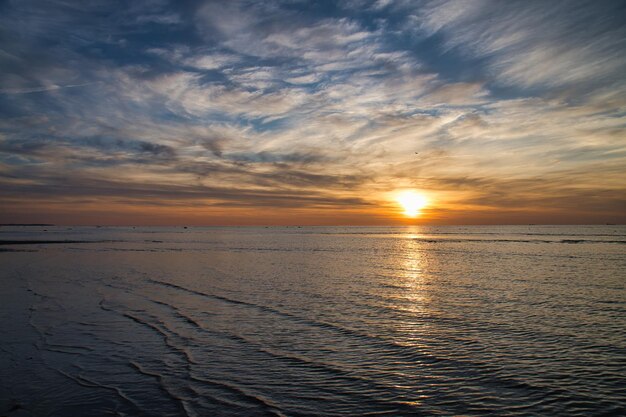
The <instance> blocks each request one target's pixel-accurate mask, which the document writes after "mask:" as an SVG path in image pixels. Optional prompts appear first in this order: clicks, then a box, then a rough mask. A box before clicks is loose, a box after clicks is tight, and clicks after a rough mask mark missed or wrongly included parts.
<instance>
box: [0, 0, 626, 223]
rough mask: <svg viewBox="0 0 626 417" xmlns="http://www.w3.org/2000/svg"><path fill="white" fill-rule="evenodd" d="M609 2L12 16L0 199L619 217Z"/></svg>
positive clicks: (174, 8) (2, 93)
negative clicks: (409, 203)
mask: <svg viewBox="0 0 626 417" xmlns="http://www.w3.org/2000/svg"><path fill="white" fill-rule="evenodd" d="M357 3H358V4H357ZM355 7H358V10H359V12H358V13H355V12H354V10H355ZM616 7H617V6H615V3H613V2H597V3H591V2H578V1H573V2H566V3H565V2H540V1H530V2H512V3H511V2H494V1H489V0H480V1H479V0H476V1H462V2H454V1H424V2H412V1H400V0H397V1H359V2H355V1H354V0H353V1H350V2H340V3H338V5H337V7H335V8H324V7H322V6H320V4H318V3H317V2H282V1H269V2H248V1H232V2H203V3H193V2H192V3H187V2H168V1H156V2H155V1H140V2H133V3H132V4H129V5H125V6H124V7H119V8H115V7H112V6H111V5H110V4H109V3H108V2H90V3H89V4H85V5H81V6H79V5H72V4H65V3H50V2H37V1H32V2H18V3H10V4H8V5H7V6H6V7H4V9H3V11H4V12H5V13H3V14H2V16H0V23H1V24H2V25H3V27H5V28H6V30H5V34H6V36H4V37H3V39H2V40H1V41H0V65H1V66H2V68H3V72H2V74H0V193H2V196H3V198H4V199H3V202H4V201H10V202H11V203H10V207H14V208H15V210H14V211H15V212H18V211H19V210H18V209H17V207H18V206H19V204H22V203H19V201H20V199H22V200H24V201H26V202H28V201H40V200H41V201H43V200H45V201H48V202H56V203H55V204H57V203H58V204H59V205H62V204H66V203H67V202H71V201H81V199H88V200H90V201H96V200H98V199H108V200H115V201H117V202H119V203H120V204H130V205H132V204H144V205H147V204H153V205H163V206H172V207H173V206H176V207H185V206H186V205H187V206H189V207H198V206H201V207H209V208H210V207H218V206H219V207H228V208H236V207H255V206H258V207H275V208H286V207H289V208H297V209H304V208H311V209H312V208H320V207H323V208H333V207H335V208H336V209H337V210H344V209H348V208H349V207H355V208H356V209H359V210H371V211H372V213H373V212H374V211H376V210H382V209H381V207H389V204H390V203H389V201H387V197H386V195H387V194H388V193H390V192H392V191H393V190H395V189H399V188H409V187H414V188H420V189H423V190H425V191H426V192H429V193H432V195H433V196H435V197H438V204H439V208H440V210H442V213H443V212H447V213H458V210H459V209H458V207H467V208H468V210H473V211H474V212H475V213H482V214H481V215H483V214H484V213H486V212H489V211H490V210H497V209H498V207H499V208H501V209H502V210H503V211H505V210H508V211H510V210H514V209H515V207H518V208H519V207H522V206H523V205H524V204H525V205H526V206H527V208H528V210H530V211H532V212H533V213H534V212H537V211H540V210H541V209H542V208H544V209H545V210H550V211H554V212H557V211H558V210H561V211H563V212H564V211H567V210H568V209H571V207H572V205H574V202H575V201H577V199H580V200H585V201H584V202H581V203H580V204H579V206H580V209H579V210H580V212H581V213H583V212H584V213H587V214H588V213H590V212H591V211H594V210H595V211H596V212H602V213H605V214H606V213H614V214H615V213H618V212H620V210H621V211H622V212H623V206H622V205H620V204H622V203H623V199H622V197H621V195H623V194H624V191H626V190H625V189H624V185H623V184H626V178H625V176H624V171H623V166H624V164H626V144H625V143H624V141H623V138H624V137H625V135H626V128H625V123H624V112H625V110H626V99H624V97H625V95H624V94H623V93H624V82H623V81H624V78H623V75H622V74H623V73H624V72H626V71H624V58H623V54H622V53H621V51H622V50H624V44H623V42H624V39H626V37H625V36H624V29H623V25H621V24H620V18H621V16H622V15H621V14H620V13H621V12H620V11H619V10H617V9H616ZM620 167H621V169H620ZM585 196H587V197H588V198H586V197H585ZM166 200H167V201H166ZM603 201H604V202H605V204H604V205H603V203H602V202H603ZM524 202H525V203H524ZM18 203H19V204H18ZM7 204H9V203H7ZM24 204H26V203H24ZM455 205H456V207H457V208H455ZM464 205H465V206H464ZM20 207H21V206H20ZM577 210H578V209H577ZM588 218H590V217H588ZM459 219H462V218H461V217H459Z"/></svg>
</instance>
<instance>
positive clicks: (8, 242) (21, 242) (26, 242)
mask: <svg viewBox="0 0 626 417" xmlns="http://www.w3.org/2000/svg"><path fill="white" fill-rule="evenodd" d="M111 242H123V241H122V240H0V245H39V244H46V245H48V244H55V243H111Z"/></svg>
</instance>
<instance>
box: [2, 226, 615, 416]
mask: <svg viewBox="0 0 626 417" xmlns="http://www.w3.org/2000/svg"><path fill="white" fill-rule="evenodd" d="M0 241H1V242H0V264H1V266H2V267H1V269H0V282H1V287H0V331H1V332H0V334H1V340H0V415H10V416H26V415H37V416H78V415H80V416H100V415H119V416H124V415H126V416H135V415H143V416H185V415H187V416H213V415H219V416H221V415H224V416H228V415H250V416H255V415H274V416H283V415H284V416H333V415H372V416H373V415H416V416H420V415H424V416H428V415H468V416H469V415H485V414H491V415H503V416H526V415H550V416H554V415H563V416H576V415H579V416H609V415H626V406H625V403H626V389H625V387H626V378H625V377H624V375H625V372H624V371H625V369H626V314H625V313H626V292H625V288H624V287H625V280H626V227H624V226H576V227H565V226H558V227H557V226H508V227H405V228H376V227H345V228H339V227H302V228H296V227H289V228H287V227H275V228H262V227H259V228H194V227H190V228H187V229H184V228H182V227H179V228H105V227H103V228H95V227H83V228H79V227H74V228H67V227H2V228H0Z"/></svg>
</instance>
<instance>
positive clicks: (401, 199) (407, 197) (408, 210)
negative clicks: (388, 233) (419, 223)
mask: <svg viewBox="0 0 626 417" xmlns="http://www.w3.org/2000/svg"><path fill="white" fill-rule="evenodd" d="M396 200H397V202H398V203H399V204H400V206H402V208H403V209H404V215H405V216H407V217H417V216H418V215H419V214H420V210H421V209H423V208H424V207H426V205H427V204H428V199H427V198H426V197H425V196H424V195H423V194H419V193H417V192H415V191H403V192H401V193H399V194H398V196H397V197H396Z"/></svg>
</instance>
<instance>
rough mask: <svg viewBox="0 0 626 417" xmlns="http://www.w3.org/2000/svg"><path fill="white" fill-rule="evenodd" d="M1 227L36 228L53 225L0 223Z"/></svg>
mask: <svg viewBox="0 0 626 417" xmlns="http://www.w3.org/2000/svg"><path fill="white" fill-rule="evenodd" d="M3 226H5V227H6V226H26V227H36V226H49V227H51V226H54V224H47V223H0V227H3Z"/></svg>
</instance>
